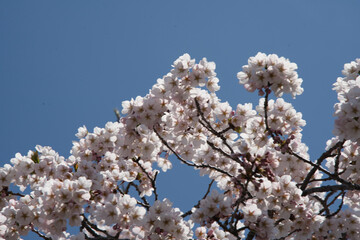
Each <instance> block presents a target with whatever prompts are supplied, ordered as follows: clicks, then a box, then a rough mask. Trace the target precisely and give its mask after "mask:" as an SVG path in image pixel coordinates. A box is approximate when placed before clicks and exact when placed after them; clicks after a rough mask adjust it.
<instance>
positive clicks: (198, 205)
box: [181, 179, 215, 218]
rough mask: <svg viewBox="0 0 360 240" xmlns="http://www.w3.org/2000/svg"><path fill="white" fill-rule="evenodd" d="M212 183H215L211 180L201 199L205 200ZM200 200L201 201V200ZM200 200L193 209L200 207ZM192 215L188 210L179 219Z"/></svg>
mask: <svg viewBox="0 0 360 240" xmlns="http://www.w3.org/2000/svg"><path fill="white" fill-rule="evenodd" d="M214 181H215V180H214V179H213V180H211V182H210V183H209V186H208V188H207V190H206V193H205V195H204V196H203V197H202V199H205V198H206V197H207V195H208V194H209V193H210V189H211V186H212V184H213V183H214ZM202 199H201V200H202ZM201 200H199V201H198V203H197V204H196V205H195V206H194V207H195V208H199V207H200V201H201ZM192 213H193V212H192V210H191V209H190V210H189V211H187V212H185V213H183V214H182V215H181V217H182V218H185V217H187V216H189V215H191V214H192Z"/></svg>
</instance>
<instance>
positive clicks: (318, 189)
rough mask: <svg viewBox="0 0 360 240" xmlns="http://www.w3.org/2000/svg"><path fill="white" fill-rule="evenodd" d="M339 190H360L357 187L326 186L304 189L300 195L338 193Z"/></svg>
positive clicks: (359, 187)
mask: <svg viewBox="0 0 360 240" xmlns="http://www.w3.org/2000/svg"><path fill="white" fill-rule="evenodd" d="M339 190H342V191H344V190H360V186H359V185H327V186H320V187H314V188H310V189H306V190H304V191H303V193H302V195H303V196H306V195H309V194H311V193H315V192H329V191H339Z"/></svg>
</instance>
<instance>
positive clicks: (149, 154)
mask: <svg viewBox="0 0 360 240" xmlns="http://www.w3.org/2000/svg"><path fill="white" fill-rule="evenodd" d="M296 70H297V65H296V64H295V63H292V62H290V61H289V60H288V59H286V58H284V57H278V56H277V55H275V54H270V55H266V54H264V53H258V54H257V55H256V56H254V57H250V58H249V60H248V64H247V65H244V66H243V68H242V71H241V72H239V73H238V74H237V77H238V79H239V83H240V84H242V85H244V87H245V89H246V90H248V91H250V92H257V93H258V95H259V96H260V99H259V104H258V105H257V106H253V105H252V104H251V103H245V104H238V105H237V106H236V107H235V108H232V107H231V106H230V105H229V103H228V102H224V101H221V100H220V99H219V98H218V97H217V96H216V93H215V92H216V91H217V90H219V89H220V86H219V85H218V83H219V79H218V78H217V77H216V73H215V63H214V62H209V61H207V59H206V58H203V59H202V60H200V61H199V62H198V63H196V62H195V60H194V59H191V57H190V56H189V55H188V54H184V55H183V56H181V57H179V58H178V59H177V60H175V61H174V63H173V65H172V69H171V70H170V72H169V73H168V74H166V75H165V76H164V77H162V78H160V79H158V80H157V83H156V84H155V85H154V86H153V87H152V88H151V89H150V91H149V93H148V94H147V95H146V96H144V97H140V96H138V97H136V98H135V99H131V100H129V101H124V102H123V103H122V110H121V113H120V112H119V111H118V112H116V114H117V121H116V122H108V123H107V124H106V125H105V127H104V128H99V127H96V128H94V130H93V131H92V132H90V131H88V129H87V128H86V127H85V126H83V127H80V128H79V129H78V133H77V134H76V137H77V138H78V141H75V142H73V147H72V149H71V155H70V157H68V158H67V159H65V158H64V157H62V156H59V154H58V153H57V152H55V151H54V150H53V149H52V148H51V147H48V146H46V147H43V146H36V147H35V149H34V150H32V151H29V152H28V154H27V155H25V156H23V155H21V154H20V153H17V154H16V155H15V157H14V158H12V159H11V160H10V162H11V164H5V165H4V166H3V167H2V168H0V191H1V198H0V209H1V211H0V238H1V239H19V238H20V236H24V235H27V234H28V232H29V231H32V232H34V233H35V234H37V235H38V236H39V238H42V239H47V240H49V239H72V240H80V239H93V240H95V239H99V240H100V239H104V240H105V239H147V240H157V239H228V240H233V239H247V240H250V239H259V240H262V239H264V240H265V239H277V240H280V239H283V240H285V239H354V240H356V239H360V201H359V199H360V174H359V172H360V158H359V156H360V76H359V75H360V59H356V61H353V62H351V63H348V64H345V66H344V70H343V72H342V73H343V75H344V76H343V77H339V78H338V79H337V81H336V83H335V84H334V90H335V91H336V92H337V93H338V100H339V102H338V103H336V104H335V106H334V108H335V112H334V115H335V116H336V120H335V127H334V131H333V133H334V137H333V138H332V139H330V140H328V141H327V144H326V145H327V147H326V149H325V150H324V152H323V154H321V155H320V156H319V157H318V158H317V159H310V156H309V154H308V147H307V146H306V145H305V144H304V143H303V142H302V133H301V132H302V127H303V126H305V123H306V122H305V120H303V119H302V114H301V113H300V112H297V111H296V110H295V109H294V108H293V106H292V104H291V103H288V102H286V101H285V100H284V99H283V98H281V97H282V95H283V94H291V96H292V97H293V98H295V97H296V96H297V95H300V94H301V93H302V92H303V88H302V87H301V83H302V79H301V78H299V77H298V74H297V72H296ZM173 161H180V162H181V163H183V164H186V165H187V166H189V167H191V168H194V169H196V170H199V173H200V175H202V176H203V175H206V176H208V177H209V178H210V179H211V183H210V184H209V185H208V186H204V190H205V191H204V192H206V194H205V195H204V196H203V197H202V199H199V201H198V202H196V203H194V206H193V208H192V209H185V210H184V209H183V210H180V209H178V208H176V207H173V205H172V202H171V200H170V199H166V198H165V199H159V195H158V193H157V191H158V190H157V176H158V175H159V174H161V172H166V171H176V169H175V170H170V169H171V168H172V162H173ZM16 186H17V187H18V188H16ZM15 189H16V190H15ZM25 190H26V191H25ZM69 225H70V226H78V227H79V233H77V234H76V235H73V236H71V234H70V233H68V232H67V226H69Z"/></svg>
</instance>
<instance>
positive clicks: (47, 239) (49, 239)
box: [31, 228, 52, 240]
mask: <svg viewBox="0 0 360 240" xmlns="http://www.w3.org/2000/svg"><path fill="white" fill-rule="evenodd" d="M31 231H32V232H34V233H36V234H37V235H38V236H39V237H41V238H43V239H45V240H52V238H51V237H46V236H45V235H44V234H42V233H40V232H39V231H38V230H36V229H35V228H32V229H31Z"/></svg>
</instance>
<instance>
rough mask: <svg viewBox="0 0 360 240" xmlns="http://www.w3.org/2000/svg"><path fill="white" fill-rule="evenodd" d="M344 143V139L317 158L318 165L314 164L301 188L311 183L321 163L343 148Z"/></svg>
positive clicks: (303, 188)
mask: <svg viewBox="0 0 360 240" xmlns="http://www.w3.org/2000/svg"><path fill="white" fill-rule="evenodd" d="M343 145H344V140H343V141H339V142H338V143H336V144H335V145H334V146H332V147H331V148H329V149H328V150H327V151H326V152H324V153H323V154H321V156H320V157H319V158H318V159H317V160H316V166H314V167H313V168H312V169H311V170H310V172H309V173H308V175H307V176H306V178H305V180H304V182H303V183H302V185H301V187H300V189H301V190H303V191H304V190H305V189H306V187H307V185H308V184H309V181H310V179H311V178H312V176H313V175H314V174H315V172H316V171H317V170H318V169H319V168H320V166H321V163H322V162H323V161H324V160H325V159H326V158H328V157H330V155H331V154H332V152H333V151H334V150H336V149H338V148H340V149H341V148H342V147H343Z"/></svg>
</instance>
